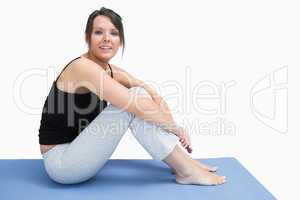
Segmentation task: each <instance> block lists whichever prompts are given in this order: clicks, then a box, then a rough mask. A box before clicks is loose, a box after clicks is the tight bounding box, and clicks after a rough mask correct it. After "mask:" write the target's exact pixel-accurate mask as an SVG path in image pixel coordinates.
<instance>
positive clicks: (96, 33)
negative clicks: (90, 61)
mask: <svg viewBox="0 0 300 200" xmlns="http://www.w3.org/2000/svg"><path fill="white" fill-rule="evenodd" d="M120 46H121V41H120V37H119V31H118V29H117V28H116V27H115V26H114V25H113V24H112V23H111V21H110V19H109V18H108V17H106V16H103V15H99V16H97V17H96V18H95V19H94V23H93V31H92V33H91V37H90V52H91V53H92V54H93V55H94V56H95V57H96V58H97V59H99V60H101V61H104V62H108V61H109V60H110V59H111V58H112V57H114V56H115V55H116V53H117V51H118V49H119V47H120Z"/></svg>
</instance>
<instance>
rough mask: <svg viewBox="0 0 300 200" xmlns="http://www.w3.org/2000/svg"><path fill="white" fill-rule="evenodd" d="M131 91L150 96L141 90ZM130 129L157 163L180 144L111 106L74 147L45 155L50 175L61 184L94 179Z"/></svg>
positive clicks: (66, 145) (60, 146) (60, 147)
mask: <svg viewBox="0 0 300 200" xmlns="http://www.w3.org/2000/svg"><path fill="white" fill-rule="evenodd" d="M129 90H130V92H135V93H139V94H145V95H148V93H147V92H146V91H145V90H144V89H143V88H140V87H133V88H130V89H129ZM148 96H149V95H148ZM128 128H130V130H131V132H132V133H133V135H134V136H135V138H136V139H137V141H138V142H139V143H140V144H141V145H142V146H143V147H144V148H145V149H146V151H147V152H148V153H149V154H150V155H151V156H152V158H153V159H155V160H164V159H165V158H166V157H167V156H168V155H169V154H170V153H171V152H172V151H173V149H174V148H175V146H176V145H177V142H178V138H177V136H175V135H174V134H172V133H169V132H167V131H165V130H164V129H162V128H159V127H157V126H155V125H154V124H152V123H148V122H146V121H144V120H142V119H140V118H138V117H136V116H135V115H134V114H132V113H129V112H126V111H124V110H121V109H119V108H117V107H115V106H113V105H111V104H109V105H108V106H107V107H106V108H105V109H104V110H103V111H102V112H101V113H100V114H99V115H98V116H97V117H96V118H95V119H94V120H93V121H92V122H90V124H89V125H88V126H87V127H86V128H85V129H84V130H83V131H82V132H81V133H80V134H79V135H78V136H77V137H76V138H75V139H74V140H73V141H72V142H71V143H64V144H58V145H56V146H55V147H53V148H52V149H50V150H49V151H47V152H46V153H44V154H42V157H43V161H44V166H45V169H46V172H47V174H48V175H49V177H50V178H51V179H52V180H54V181H55V182H58V183H62V184H74V183H80V182H83V181H86V180H88V179H90V178H92V177H93V176H95V175H96V174H97V172H98V171H99V170H100V169H101V168H102V167H103V166H104V164H105V163H106V161H108V159H109V158H110V156H111V155H112V154H113V152H114V150H115V149H116V147H117V145H118V143H119V142H120V140H121V138H122V136H123V135H124V134H125V133H126V131H127V130H128Z"/></svg>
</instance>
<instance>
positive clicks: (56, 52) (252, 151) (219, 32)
mask: <svg viewBox="0 0 300 200" xmlns="http://www.w3.org/2000/svg"><path fill="white" fill-rule="evenodd" d="M101 6H105V7H107V8H111V9H113V10H115V11H116V12H117V13H119V14H120V15H121V16H122V18H123V22H124V26H125V39H126V49H125V53H124V56H123V59H122V58H121V56H120V54H118V55H117V56H116V57H115V58H114V59H113V60H112V61H111V63H114V64H116V65H118V66H120V67H122V68H124V69H125V70H127V71H128V72H130V73H131V74H133V75H135V76H137V77H138V78H140V79H143V80H145V81H150V80H151V81H152V82H154V83H156V84H157V86H159V88H158V89H159V91H160V93H161V94H162V95H163V96H165V98H166V100H167V102H168V103H169V104H170V107H172V110H173V112H174V117H175V119H176V120H177V121H178V122H179V123H182V122H183V120H188V121H189V122H193V120H198V122H201V123H202V125H203V124H206V125H207V126H206V130H213V129H214V128H217V129H218V126H214V124H216V123H218V121H217V120H218V119H221V120H223V121H225V123H227V125H228V124H229V125H231V127H234V128H235V130H234V132H233V134H232V135H229V134H220V135H214V134H197V131H193V132H192V133H191V137H192V142H193V147H194V152H193V154H192V157H193V158H209V157H225V156H232V157H235V158H237V159H238V160H239V161H240V162H241V163H242V164H243V165H244V166H245V167H246V168H247V169H248V170H249V171H250V172H251V173H252V174H253V175H254V176H255V177H256V178H257V179H258V180H259V181H260V182H261V183H262V184H263V185H264V186H266V188H267V189H268V190H269V191H270V192H271V193H272V194H274V195H275V196H276V197H277V198H278V199H299V195H298V194H297V192H296V191H295V188H296V185H297V186H298V184H299V173H298V171H299V167H300V166H299V156H298V153H297V149H299V148H297V145H298V143H299V137H297V136H298V134H299V128H298V127H297V126H296V125H297V122H298V121H299V120H298V117H297V116H298V115H297V111H298V112H299V106H298V102H299V95H298V93H299V92H298V91H296V88H297V86H298V85H299V78H298V76H299V75H298V74H297V73H298V72H299V70H298V68H299V66H300V65H299V64H300V63H299V55H300V54H299V53H300V39H299V35H300V30H299V24H300V23H299V19H300V13H299V10H300V9H299V8H300V7H299V5H298V4H297V3H296V1H295V2H293V1H247V2H246V1H209V2H207V1H205V2H204V1H177V2H175V1H154V0H152V1H140V2H138V1H126V2H125V1H64V2H63V1H57V0H56V1H53V0H52V1H33V0H32V1H15V0H11V1H7V2H4V1H2V2H1V5H0V9H1V12H0V22H1V37H0V44H1V45H0V50H1V59H0V66H1V85H0V87H1V88H0V89H1V92H2V95H1V96H2V97H1V132H0V134H1V139H0V158H1V159H32V158H41V155H40V152H39V144H38V128H39V123H40V113H41V108H42V105H43V103H44V100H45V98H46V96H47V94H48V92H49V89H50V87H51V82H52V81H53V80H54V78H55V77H56V75H57V74H58V73H59V72H60V70H61V69H62V68H63V66H64V65H65V64H66V63H67V62H69V61H70V60H71V59H73V58H75V57H77V56H78V55H80V54H82V53H84V52H85V50H86V45H85V43H84V34H83V33H84V28H85V23H86V20H87V17H88V15H89V14H90V13H91V12H92V11H94V10H95V9H99V8H100V7H101ZM287 71H288V74H287V73H286V72H287ZM53 72H54V73H53ZM188 73H190V74H188ZM269 75H270V76H269ZM273 75H274V76H275V79H274V80H275V82H271V83H272V85H271V87H270V88H269V87H267V85H268V83H269V82H268V80H269V78H270V80H273V79H272V77H273ZM260 80H263V81H261V82H260ZM47 81H48V82H47ZM175 81H176V83H178V84H179V85H181V87H183V88H184V91H185V92H186V93H185V94H183V93H178V95H179V96H181V97H183V96H184V99H183V100H182V99H181V100H180V99H179V103H178V102H177V101H176V99H174V98H169V97H170V94H171V93H172V92H174V90H173V89H174V88H173V89H172V87H167V86H166V84H167V83H170V82H171V83H174V82H175ZM188 81H190V82H188ZM203 81H206V82H203ZM230 81H233V83H234V85H233V86H231V87H229V88H228V89H227V90H222V83H228V82H230ZM204 83H210V86H209V87H206V88H205V87H202V86H203V84H204ZM279 83H282V84H279ZM197 84H198V85H197ZM199 84H202V85H200V86H201V87H200V89H199V91H200V92H199V93H201V94H207V96H208V97H212V94H211V93H212V92H216V91H217V90H216V88H219V90H218V92H219V93H216V94H215V96H218V95H219V97H220V98H221V99H222V100H221V99H220V98H215V99H213V98H211V99H206V100H204V98H202V99H200V100H202V101H201V102H200V104H201V105H200V104H197V105H198V107H199V105H200V107H201V108H203V109H214V110H215V113H213V114H210V115H208V114H205V113H203V112H199V111H196V108H195V104H194V103H193V102H192V99H193V98H194V97H195V96H196V94H195V93H192V89H193V88H197V86H198V87H199ZM264 84H265V85H264ZM276 84H277V85H276ZM257 85H259V86H260V87H262V88H264V89H263V90H259V91H260V92H261V91H262V92H261V93H260V94H258V95H256V96H255V98H254V93H253V92H252V93H251V88H256V86H257ZM261 85H262V86H261ZM213 88H215V90H214V89H213ZM223 89H224V88H223ZM297 89H298V88H297ZM188 91H189V92H188ZM287 94H288V96H287ZM252 97H253V100H254V101H253V102H252V103H251V100H250V99H251V98H252ZM274 100H276V101H274ZM286 105H288V107H286ZM218 106H220V107H222V109H223V110H221V109H219V107H218ZM253 108H255V111H253ZM252 111H253V112H252ZM258 111H259V112H260V113H259V114H258ZM272 113H273V114H274V113H275V114H274V117H275V118H274V119H272V118H270V119H267V117H266V116H272ZM286 113H288V117H287V116H286V115H285V114H286ZM257 114H258V115H257ZM296 120H297V121H296ZM287 121H288V123H287ZM298 123H299V122H298ZM268 125H269V126H268ZM280 131H281V133H280ZM199 132H201V131H199ZM298 152H299V150H298ZM112 158H150V156H149V154H148V153H147V152H146V151H145V150H144V149H143V148H142V146H140V145H139V144H138V142H137V141H136V140H135V139H134V138H133V136H132V135H131V134H130V132H128V133H127V134H126V135H125V137H124V138H123V139H122V141H121V143H120V144H119V146H118V148H117V149H116V151H115V152H114V154H113V156H112ZM297 161H298V162H297ZM296 195H298V198H297V197H296Z"/></svg>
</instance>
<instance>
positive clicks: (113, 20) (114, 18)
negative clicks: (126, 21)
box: [85, 7, 125, 53]
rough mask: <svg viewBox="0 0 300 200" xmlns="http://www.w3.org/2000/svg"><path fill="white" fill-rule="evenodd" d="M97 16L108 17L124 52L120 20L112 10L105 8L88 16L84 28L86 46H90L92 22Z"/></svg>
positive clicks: (123, 38) (122, 30)
mask: <svg viewBox="0 0 300 200" xmlns="http://www.w3.org/2000/svg"><path fill="white" fill-rule="evenodd" d="M99 15H104V16H106V17H108V18H109V19H110V21H111V23H112V24H113V25H114V26H115V27H116V28H117V29H118V31H119V37H120V41H121V43H122V46H123V52H124V48H125V37H124V29H123V23H122V18H121V17H120V15H118V14H117V13H116V12H114V11H113V10H111V9H108V8H105V7H102V8H100V10H95V11H94V12H92V13H91V14H90V16H89V18H88V20H87V23H86V27H85V41H86V42H87V43H88V45H90V44H89V43H90V38H91V34H92V31H93V22H94V19H95V18H96V17H97V16H99ZM123 52H122V53H123Z"/></svg>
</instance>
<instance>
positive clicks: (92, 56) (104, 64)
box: [84, 51, 108, 70]
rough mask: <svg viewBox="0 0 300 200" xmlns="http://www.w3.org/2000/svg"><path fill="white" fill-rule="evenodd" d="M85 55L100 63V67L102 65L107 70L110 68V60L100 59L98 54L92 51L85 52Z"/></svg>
mask: <svg viewBox="0 0 300 200" xmlns="http://www.w3.org/2000/svg"><path fill="white" fill-rule="evenodd" d="M84 56H86V57H87V58H88V59H90V60H92V61H94V62H95V63H97V64H98V65H100V67H102V68H103V69H104V70H106V69H107V68H108V62H105V61H102V60H99V59H98V58H96V56H94V55H93V54H92V53H90V51H88V52H87V53H85V54H84Z"/></svg>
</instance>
